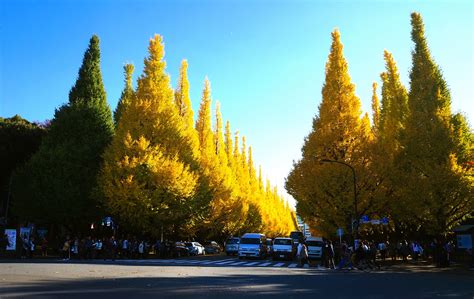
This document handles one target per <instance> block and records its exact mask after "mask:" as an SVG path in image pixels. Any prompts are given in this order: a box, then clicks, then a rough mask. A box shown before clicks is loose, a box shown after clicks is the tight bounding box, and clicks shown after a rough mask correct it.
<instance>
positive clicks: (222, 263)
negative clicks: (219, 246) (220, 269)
mask: <svg viewBox="0 0 474 299" xmlns="http://www.w3.org/2000/svg"><path fill="white" fill-rule="evenodd" d="M233 262H235V260H232V261H225V262H220V263H216V265H225V264H230V263H233Z"/></svg>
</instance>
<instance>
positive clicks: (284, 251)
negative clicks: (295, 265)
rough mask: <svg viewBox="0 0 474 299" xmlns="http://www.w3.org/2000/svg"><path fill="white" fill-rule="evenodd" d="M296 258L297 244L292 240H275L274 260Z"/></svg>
mask: <svg viewBox="0 0 474 299" xmlns="http://www.w3.org/2000/svg"><path fill="white" fill-rule="evenodd" d="M294 257H295V244H294V242H293V240H292V239H291V238H283V237H282V238H275V240H273V259H274V260H277V259H288V260H292V259H293V258H294Z"/></svg>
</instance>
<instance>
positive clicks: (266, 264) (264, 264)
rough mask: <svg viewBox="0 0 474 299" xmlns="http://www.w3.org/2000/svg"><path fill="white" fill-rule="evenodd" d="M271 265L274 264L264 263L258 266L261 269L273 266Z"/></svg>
mask: <svg viewBox="0 0 474 299" xmlns="http://www.w3.org/2000/svg"><path fill="white" fill-rule="evenodd" d="M271 264H272V263H263V264H260V265H258V266H259V267H266V266H268V265H271Z"/></svg>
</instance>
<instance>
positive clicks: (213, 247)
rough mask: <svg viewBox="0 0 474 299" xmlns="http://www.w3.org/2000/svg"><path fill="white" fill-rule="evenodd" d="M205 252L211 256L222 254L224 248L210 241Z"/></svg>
mask: <svg viewBox="0 0 474 299" xmlns="http://www.w3.org/2000/svg"><path fill="white" fill-rule="evenodd" d="M204 250H205V252H206V253H209V254H215V253H221V251H222V248H221V246H219V244H217V242H215V241H210V242H208V243H207V244H206V245H205V246H204Z"/></svg>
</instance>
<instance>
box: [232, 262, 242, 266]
mask: <svg viewBox="0 0 474 299" xmlns="http://www.w3.org/2000/svg"><path fill="white" fill-rule="evenodd" d="M245 263H246V262H237V263H233V264H230V265H231V266H237V265H242V264H245Z"/></svg>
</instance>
